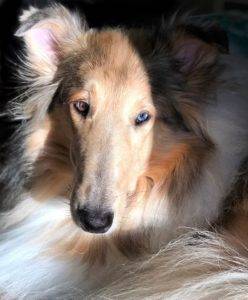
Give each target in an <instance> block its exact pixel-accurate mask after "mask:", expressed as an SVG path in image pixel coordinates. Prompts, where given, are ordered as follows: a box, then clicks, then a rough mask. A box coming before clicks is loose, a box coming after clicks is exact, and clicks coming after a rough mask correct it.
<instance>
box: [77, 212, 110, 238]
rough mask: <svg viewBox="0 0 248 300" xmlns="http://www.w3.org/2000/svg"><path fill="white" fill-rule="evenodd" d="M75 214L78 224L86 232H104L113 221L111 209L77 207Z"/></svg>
mask: <svg viewBox="0 0 248 300" xmlns="http://www.w3.org/2000/svg"><path fill="white" fill-rule="evenodd" d="M77 216H78V220H79V223H80V226H81V227H82V228H83V229H84V230H85V231H88V232H92V233H105V232H107V231H108V230H109V228H110V227H111V225H112V223H113V218H114V214H113V213H112V212H111V211H102V210H95V209H89V208H88V207H82V208H78V210H77Z"/></svg>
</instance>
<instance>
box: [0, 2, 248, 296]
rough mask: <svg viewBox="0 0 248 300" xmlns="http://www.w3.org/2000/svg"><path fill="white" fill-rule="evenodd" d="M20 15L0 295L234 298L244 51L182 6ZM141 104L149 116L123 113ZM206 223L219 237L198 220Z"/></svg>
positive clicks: (244, 136)
mask: <svg viewBox="0 0 248 300" xmlns="http://www.w3.org/2000/svg"><path fill="white" fill-rule="evenodd" d="M20 21H21V25H20V28H19V29H18V31H17V35H18V36H19V37H21V38H23V40H24V42H25V47H26V53H25V56H24V58H23V66H22V67H20V70H19V73H20V80H21V81H22V82H24V89H23V90H24V92H23V94H21V95H20V96H19V97H18V98H17V99H14V100H13V101H12V103H11V105H10V107H9V111H8V112H6V113H8V114H10V115H11V116H12V118H13V119H14V120H21V121H22V122H23V123H22V125H21V126H20V128H19V129H18V130H17V133H16V134H15V135H14V137H13V140H12V141H11V142H10V145H9V147H10V158H9V160H8V161H7V164H6V166H4V167H3V171H2V174H1V182H3V184H4V186H5V188H4V197H3V199H2V206H3V207H5V208H7V207H9V206H15V207H14V208H13V209H12V210H10V211H7V212H3V213H2V217H1V225H2V226H1V228H2V229H1V231H2V234H1V242H0V257H1V259H0V287H1V293H2V294H3V296H6V298H7V299H8V297H10V298H11V297H13V298H18V297H19V298H27V299H32V298H35V299H46V298H54V297H61V298H62V299H72V298H73V299H75V297H76V298H80V297H83V296H88V297H93V298H95V297H103V298H104V297H107V298H130V297H131V298H144V297H145V296H147V297H152V298H153V299H157V298H158V299H159V298H166V299H167V298H168V299H182V298H183V299H201V297H203V296H204V295H205V296H206V298H211V297H218V296H230V297H232V296H234V295H237V297H240V299H241V298H242V296H244V295H245V294H246V293H247V288H246V287H245V285H244V282H246V283H247V280H248V271H247V269H246V258H244V257H243V258H242V257H241V256H239V255H241V254H242V255H244V254H245V253H246V249H245V247H244V245H245V244H246V241H245V239H246V234H243V233H242V234H240V232H239V233H237V231H236V230H234V229H235V228H236V227H237V225H236V224H238V223H237V222H234V223H235V224H232V223H230V222H228V220H226V216H229V215H232V214H234V215H235V218H236V219H237V220H240V218H239V216H240V214H242V217H243V218H244V224H246V222H245V219H246V210H245V209H244V207H246V204H245V200H246V196H247V194H246V189H247V185H246V184H245V183H242V187H240V188H241V189H242V191H243V194H242V196H238V197H234V196H230V195H233V193H234V192H231V191H234V190H236V189H237V188H236V185H234V183H235V182H236V181H238V182H239V181H240V179H238V180H236V176H237V174H238V170H239V167H240V165H241V164H242V163H243V161H244V159H245V158H246V156H247V152H248V151H247V150H248V120H247V108H248V104H247V94H246V92H245V89H246V86H245V80H246V78H247V71H246V70H247V64H246V65H245V62H243V61H239V60H238V59H235V58H234V57H231V56H230V55H226V54H222V53H221V52H222V51H221V47H220V45H219V43H218V39H217V40H216V37H215V36H214V35H213V36H212V35H211V34H209V33H208V30H209V28H208V26H206V27H204V26H203V27H202V28H201V27H199V28H198V27H197V26H198V25H195V24H189V23H187V22H186V20H184V19H183V18H182V19H180V18H179V20H175V19H174V20H173V21H171V22H168V23H166V24H163V25H161V28H160V29H159V30H158V31H156V30H153V29H151V30H141V29H135V30H127V29H119V28H117V29H116V28H106V29H102V30H95V29H89V28H88V27H87V24H86V22H85V20H84V19H83V18H81V17H79V16H78V15H77V14H75V13H71V12H69V11H68V10H67V9H65V8H64V7H62V6H59V5H53V6H51V7H47V8H45V9H43V10H38V9H35V8H31V9H30V10H29V11H26V12H24V13H23V15H22V16H21V18H20ZM210 32H211V30H210ZM234 62H235V63H234ZM237 70H238V71H237ZM78 100H85V101H88V102H89V103H90V112H89V115H88V116H87V118H84V117H82V116H80V115H79V113H78V112H77V111H76V110H75V107H74V105H73V104H74V103H75V101H78ZM141 111H148V112H149V113H150V115H151V119H150V120H149V121H148V122H147V123H145V124H142V125H141V126H135V118H136V116H137V115H138V114H139V113H140V112H141ZM16 147H19V148H20V149H19V150H18V152H17V153H18V156H17V157H18V158H19V162H18V164H15V160H16V159H15V157H14V156H15V151H16ZM13 173H15V176H14V177H13V178H11V177H12V174H13ZM244 176H246V171H244ZM228 195H229V196H228ZM234 195H236V194H235V193H234ZM230 198H232V199H230ZM234 198H237V199H236V201H237V203H235V204H232V205H231V208H230V207H229V205H230V203H233V202H232V201H233V199H234ZM84 204H87V205H89V206H90V207H91V208H95V207H97V208H101V209H111V210H112V211H113V212H114V222H113V225H112V226H111V228H110V229H109V231H107V232H106V233H105V234H92V233H88V232H86V231H84V230H83V229H82V228H80V226H79V225H80V224H79V221H78V218H77V213H76V208H77V207H78V206H80V205H84ZM227 209H229V210H228V213H226V211H227ZM230 211H231V212H230ZM236 219H235V220H236ZM235 226H236V227H235ZM213 227H215V228H217V230H218V231H219V232H222V234H223V236H222V235H218V234H217V233H216V234H215V233H211V232H210V231H209V232H208V231H201V230H211V229H212V228H213ZM244 227H245V225H244ZM190 228H196V229H195V230H192V229H190ZM230 229H233V230H230ZM185 232H187V233H185ZM236 233H237V235H236ZM233 236H236V237H233ZM238 239H243V240H242V242H241V243H240V242H237V240H238ZM171 240H173V241H172V242H170V241H171ZM224 240H225V241H224ZM168 242H169V244H167V243H168ZM242 243H243V244H244V245H243V246H242ZM235 251H237V252H235ZM131 259H134V260H135V263H134V264H133V261H131V263H130V260H131ZM216 260H217V262H216ZM141 262H142V263H141ZM199 262H200V263H199ZM140 263H141V265H140ZM123 264H124V265H125V266H124V267H123V266H122V265H123ZM217 264H218V268H217V267H216V265H217ZM131 265H132V266H131ZM120 266H122V267H121V268H120ZM119 277H120V278H121V279H120V280H121V281H119V280H118V278H119ZM225 283H226V284H225ZM210 286H211V287H210Z"/></svg>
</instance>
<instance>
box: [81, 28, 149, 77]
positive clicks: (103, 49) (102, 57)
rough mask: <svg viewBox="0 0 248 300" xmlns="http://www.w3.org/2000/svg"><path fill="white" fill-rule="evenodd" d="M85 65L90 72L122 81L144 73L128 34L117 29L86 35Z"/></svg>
mask: <svg viewBox="0 0 248 300" xmlns="http://www.w3.org/2000/svg"><path fill="white" fill-rule="evenodd" d="M86 57H87V58H86V66H87V67H88V69H89V71H91V73H93V72H95V73H97V74H98V75H102V76H103V77H104V78H105V79H108V77H111V80H114V79H117V80H121V81H122V82H123V81H125V80H130V78H133V79H134V78H139V79H140V78H141V77H142V76H144V75H145V68H144V66H143V63H142V60H141V58H140V57H139V55H138V53H137V52H136V50H135V48H134V46H133V45H132V43H131V42H130V40H129V38H128V36H127V35H126V34H125V33H124V32H122V31H120V30H119V31H118V30H111V29H110V30H103V31H99V32H93V33H92V34H89V36H88V43H87V55H86Z"/></svg>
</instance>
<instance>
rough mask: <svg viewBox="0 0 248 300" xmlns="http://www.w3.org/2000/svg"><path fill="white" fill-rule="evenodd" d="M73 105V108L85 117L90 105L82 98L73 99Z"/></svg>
mask: <svg viewBox="0 0 248 300" xmlns="http://www.w3.org/2000/svg"><path fill="white" fill-rule="evenodd" d="M73 106H74V108H75V110H76V111H77V112H78V113H79V114H80V115H81V116H83V117H86V116H87V115H88V113H89V110H90V105H89V104H88V103H87V102H85V101H83V100H80V101H75V102H74V103H73Z"/></svg>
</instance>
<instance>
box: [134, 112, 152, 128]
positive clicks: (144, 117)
mask: <svg viewBox="0 0 248 300" xmlns="http://www.w3.org/2000/svg"><path fill="white" fill-rule="evenodd" d="M150 119H151V115H150V114H149V112H147V111H142V112H141V113H139V114H138V116H137V117H136V119H135V125H136V126H138V125H141V124H143V123H145V122H147V121H149V120H150Z"/></svg>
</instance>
